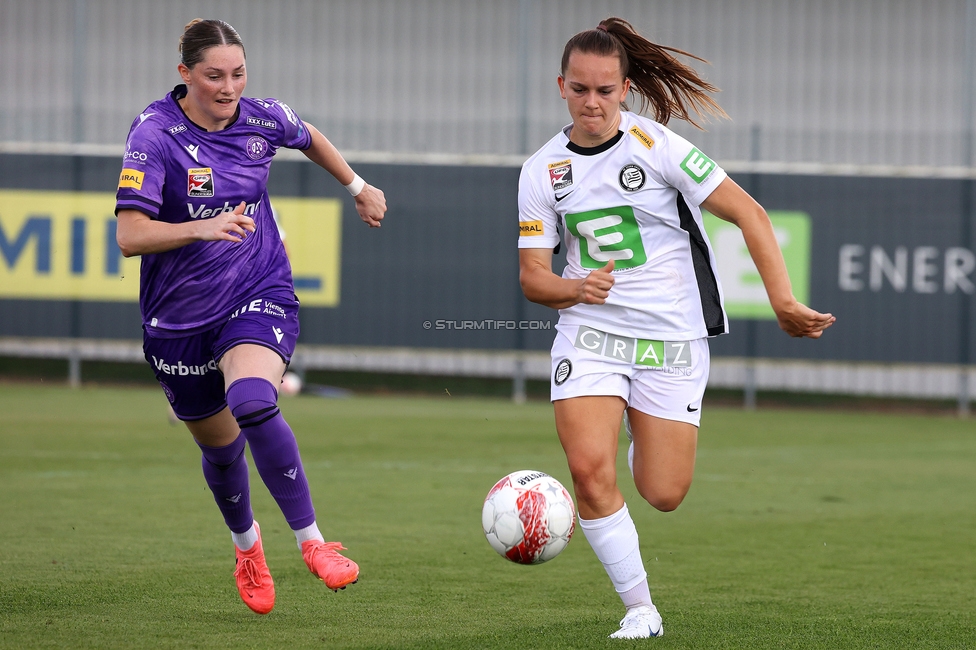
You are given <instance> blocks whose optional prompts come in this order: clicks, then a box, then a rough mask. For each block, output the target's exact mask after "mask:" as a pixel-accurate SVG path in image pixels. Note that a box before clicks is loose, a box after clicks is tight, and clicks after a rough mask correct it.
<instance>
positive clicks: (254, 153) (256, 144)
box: [244, 135, 268, 160]
mask: <svg viewBox="0 0 976 650" xmlns="http://www.w3.org/2000/svg"><path fill="white" fill-rule="evenodd" d="M244 150H245V151H246V152H247V157H248V158H250V159H251V160H261V159H262V158H264V154H266V153H268V141H267V140H265V139H264V138H262V137H261V136H259V135H252V136H251V137H250V138H248V139H247V144H246V145H245V147H244Z"/></svg>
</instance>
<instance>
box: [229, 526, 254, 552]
mask: <svg viewBox="0 0 976 650" xmlns="http://www.w3.org/2000/svg"><path fill="white" fill-rule="evenodd" d="M230 537H231V539H233V540H234V546H236V547H237V548H239V549H241V550H242V551H249V550H251V547H252V546H254V545H255V544H257V542H258V531H257V529H255V528H254V524H251V527H250V528H248V529H247V530H246V531H244V532H243V533H235V532H234V531H231V533H230Z"/></svg>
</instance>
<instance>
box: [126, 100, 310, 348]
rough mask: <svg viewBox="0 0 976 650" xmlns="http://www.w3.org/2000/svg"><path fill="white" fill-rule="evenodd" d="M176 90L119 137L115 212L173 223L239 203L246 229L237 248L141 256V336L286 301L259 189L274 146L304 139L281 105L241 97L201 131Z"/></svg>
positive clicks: (285, 281) (201, 244)
mask: <svg viewBox="0 0 976 650" xmlns="http://www.w3.org/2000/svg"><path fill="white" fill-rule="evenodd" d="M185 94H186V87H185V86H182V85H180V86H177V87H176V88H175V89H174V90H173V92H172V93H170V94H169V95H167V96H166V97H164V98H163V99H161V100H159V101H156V102H153V103H152V104H150V105H149V107H148V108H146V110H145V111H143V113H142V114H141V115H140V116H139V117H137V118H136V119H135V121H134V122H133V123H132V127H131V128H130V129H129V138H128V140H127V141H126V149H125V156H124V158H123V160H122V175H121V176H120V178H119V191H118V194H117V201H116V206H115V212H116V214H118V211H119V210H138V211H139V212H142V213H144V214H146V215H149V217H151V218H152V219H156V220H158V221H165V222H167V223H181V222H184V221H191V220H193V219H209V218H212V217H214V216H215V215H217V214H220V213H221V212H224V211H232V210H234V208H235V207H237V205H238V204H240V202H241V201H244V203H245V204H246V205H247V207H246V208H245V210H244V214H246V215H248V216H249V217H251V218H252V219H254V223H255V231H254V232H253V233H250V234H248V236H247V237H246V238H245V239H244V241H242V242H240V243H236V242H230V241H198V242H193V243H192V244H189V245H187V246H183V247H180V248H176V249H174V250H171V251H166V252H165V253H156V254H151V255H143V256H142V267H141V273H142V278H141V282H140V288H139V306H140V308H141V310H142V319H143V323H144V325H145V326H146V328H147V329H148V330H149V331H150V332H151V333H152V332H155V333H156V335H159V334H162V333H163V332H160V331H159V330H163V331H167V330H170V331H172V330H176V331H181V332H187V331H192V330H197V329H201V328H205V327H207V326H210V325H213V324H214V323H218V322H221V321H223V320H226V318H227V315H228V314H229V313H230V312H231V311H232V310H233V309H234V308H235V307H236V306H237V305H238V304H239V303H241V301H243V300H246V299H249V298H250V297H252V296H258V295H261V296H269V297H270V296H273V295H279V296H281V295H284V296H293V295H294V287H293V285H292V279H291V267H290V265H289V264H288V258H287V256H286V255H285V249H284V246H283V245H282V243H281V237H280V236H279V234H278V229H277V227H276V226H275V223H274V218H273V217H272V214H271V202H270V200H269V199H268V194H267V184H268V173H269V170H270V166H271V160H272V158H273V157H274V154H275V151H277V149H278V147H289V148H292V149H307V148H308V147H309V146H311V144H312V139H311V136H310V135H309V133H308V130H307V129H306V128H305V126H304V124H303V123H302V121H301V120H300V119H299V118H298V116H297V115H296V114H295V112H294V111H292V110H291V109H290V108H289V107H288V106H286V105H285V104H283V103H282V102H279V101H277V100H275V99H265V100H261V99H251V98H248V97H241V100H240V108H239V111H238V115H237V118H236V119H235V120H234V121H233V122H232V123H231V124H230V125H229V126H228V127H227V128H225V129H223V130H222V131H213V132H208V131H205V130H203V129H202V128H200V127H199V126H197V125H196V124H194V123H193V122H191V121H190V120H189V118H187V116H186V114H185V113H184V112H183V109H182V108H181V107H180V105H179V104H178V103H177V100H178V99H179V98H181V97H183V96H184V95H185Z"/></svg>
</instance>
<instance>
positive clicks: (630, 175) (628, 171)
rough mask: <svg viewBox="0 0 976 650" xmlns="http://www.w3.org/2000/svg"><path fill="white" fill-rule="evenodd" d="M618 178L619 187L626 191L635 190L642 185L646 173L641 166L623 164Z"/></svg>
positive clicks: (644, 181)
mask: <svg viewBox="0 0 976 650" xmlns="http://www.w3.org/2000/svg"><path fill="white" fill-rule="evenodd" d="M618 178H619V180H620V187H621V188H623V189H625V190H627V191H628V192H636V191H637V190H639V189H640V188H642V187H644V183H646V182H647V174H646V173H645V172H644V170H643V168H641V166H640V165H635V164H633V163H631V164H629V165H624V166H623V168H621V170H620V176H619V177H618Z"/></svg>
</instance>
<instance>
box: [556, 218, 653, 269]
mask: <svg viewBox="0 0 976 650" xmlns="http://www.w3.org/2000/svg"><path fill="white" fill-rule="evenodd" d="M566 227H567V228H568V229H569V232H571V233H573V235H574V236H575V237H576V239H577V240H579V245H580V249H579V250H580V265H582V267H583V268H584V269H599V268H602V267H604V266H606V264H607V262H609V261H610V260H614V268H615V269H630V268H634V267H635V266H640V265H641V264H643V263H644V262H646V261H647V253H645V252H644V242H643V240H641V235H640V228H639V227H638V225H637V217H635V216H634V209H633V208H631V207H630V206H629V205H622V206H620V207H617V208H605V209H603V210H590V211H589V212H580V213H578V214H567V215H566Z"/></svg>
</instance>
